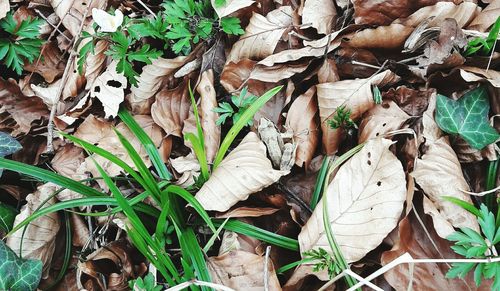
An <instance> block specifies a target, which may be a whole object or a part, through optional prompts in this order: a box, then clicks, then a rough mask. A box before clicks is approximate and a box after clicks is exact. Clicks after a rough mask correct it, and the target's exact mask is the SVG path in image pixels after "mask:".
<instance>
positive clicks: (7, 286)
mask: <svg viewBox="0 0 500 291" xmlns="http://www.w3.org/2000/svg"><path fill="white" fill-rule="evenodd" d="M41 277H42V261H40V260H23V259H20V258H19V257H18V256H16V254H15V253H14V252H13V251H12V250H11V249H10V248H9V247H7V245H6V244H5V243H4V242H3V241H2V240H0V290H11V291H30V290H36V288H37V286H38V283H39V282H40V278H41Z"/></svg>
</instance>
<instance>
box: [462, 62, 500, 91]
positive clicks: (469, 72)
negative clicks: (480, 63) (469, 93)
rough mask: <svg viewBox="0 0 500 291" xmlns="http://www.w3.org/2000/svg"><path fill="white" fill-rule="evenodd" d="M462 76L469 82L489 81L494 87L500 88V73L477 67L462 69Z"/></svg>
mask: <svg viewBox="0 0 500 291" xmlns="http://www.w3.org/2000/svg"><path fill="white" fill-rule="evenodd" d="M460 76H461V77H462V78H463V79H464V80H465V81H467V82H477V81H483V80H485V81H488V82H489V83H490V84H491V85H493V87H496V88H500V72H499V71H495V70H492V69H489V70H485V69H481V68H476V67H460Z"/></svg>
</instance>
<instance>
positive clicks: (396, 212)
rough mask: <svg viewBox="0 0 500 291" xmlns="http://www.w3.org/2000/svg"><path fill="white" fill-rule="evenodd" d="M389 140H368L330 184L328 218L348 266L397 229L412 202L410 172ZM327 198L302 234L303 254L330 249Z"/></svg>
mask: <svg viewBox="0 0 500 291" xmlns="http://www.w3.org/2000/svg"><path fill="white" fill-rule="evenodd" d="M392 144H393V142H392V141H390V140H388V139H374V140H370V141H368V142H367V143H366V144H365V146H364V147H363V149H361V151H360V152H358V153H357V154H355V155H354V156H353V157H352V158H351V159H350V160H349V161H347V162H346V163H345V164H344V165H343V166H342V167H341V168H340V169H339V171H338V172H337V174H336V176H335V177H334V179H333V181H332V182H331V183H330V185H329V186H328V188H327V190H326V193H325V195H327V198H328V216H329V219H330V226H331V229H332V231H333V234H334V236H335V239H336V241H337V243H338V245H339V247H340V249H341V251H342V254H343V255H344V258H345V259H346V261H347V262H348V263H351V262H356V261H358V260H360V259H361V258H363V257H364V256H365V255H366V254H367V253H368V252H369V251H371V250H373V249H374V248H376V247H377V246H378V245H379V244H380V243H381V242H382V240H383V239H384V238H385V237H386V236H387V235H388V234H389V232H390V231H392V230H393V229H394V227H396V225H397V223H398V220H399V217H400V215H401V212H402V211H403V203H404V201H405V199H406V180H405V172H404V170H403V166H402V165H401V162H400V161H399V160H398V159H397V158H396V156H395V155H394V154H393V153H392V152H391V151H390V150H389V147H390V146H391V145H392ZM322 203H323V200H321V201H320V202H319V204H318V207H316V209H315V210H314V212H313V214H312V216H311V218H310V219H309V220H308V221H307V223H306V225H305V226H304V227H303V228H302V231H301V232H300V234H299V244H300V250H301V252H304V251H307V250H310V249H317V248H324V249H325V250H329V249H330V247H329V244H328V239H327V237H326V233H325V226H324V223H323V204H322Z"/></svg>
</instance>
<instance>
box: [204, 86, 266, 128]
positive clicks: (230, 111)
mask: <svg viewBox="0 0 500 291" xmlns="http://www.w3.org/2000/svg"><path fill="white" fill-rule="evenodd" d="M247 93H248V88H247V87H245V88H243V90H241V92H240V94H239V95H233V96H231V103H233V105H234V106H236V108H238V110H237V111H235V110H234V108H233V106H232V105H231V104H229V103H228V102H222V103H219V107H217V108H214V109H213V111H214V112H217V113H220V114H221V115H220V116H219V119H217V122H216V124H217V125H221V124H224V123H226V119H227V118H228V117H232V119H233V123H236V122H237V121H238V120H239V119H240V117H241V115H242V114H243V112H245V110H247V108H248V107H250V105H252V103H254V102H255V100H257V96H254V95H252V94H248V95H247ZM246 125H247V126H252V125H253V119H250V120H248V122H247V123H246Z"/></svg>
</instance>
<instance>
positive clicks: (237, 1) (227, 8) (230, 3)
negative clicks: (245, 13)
mask: <svg viewBox="0 0 500 291" xmlns="http://www.w3.org/2000/svg"><path fill="white" fill-rule="evenodd" d="M210 2H211V3H212V7H213V8H214V10H215V13H217V15H218V16H219V18H222V17H225V16H228V15H229V14H231V13H233V12H236V11H238V10H240V9H242V8H245V7H248V6H250V5H252V4H253V3H254V2H255V1H253V0H226V1H224V2H225V3H224V5H221V6H217V5H215V0H210Z"/></svg>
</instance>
